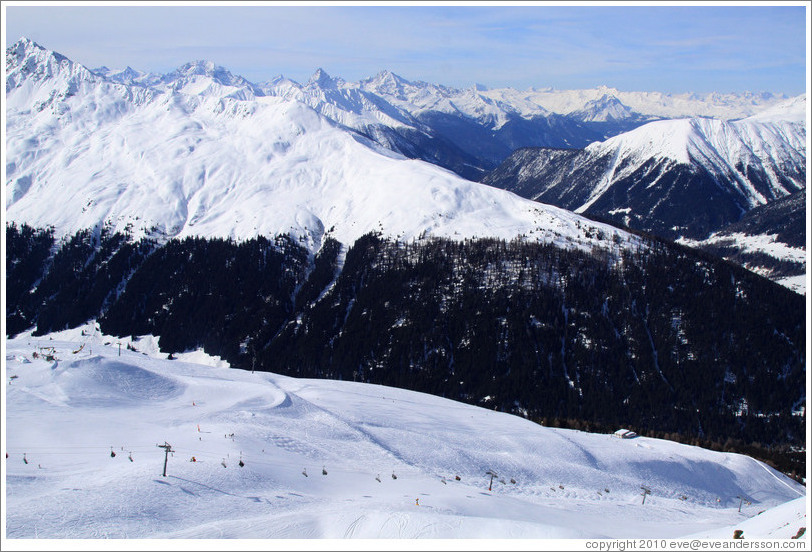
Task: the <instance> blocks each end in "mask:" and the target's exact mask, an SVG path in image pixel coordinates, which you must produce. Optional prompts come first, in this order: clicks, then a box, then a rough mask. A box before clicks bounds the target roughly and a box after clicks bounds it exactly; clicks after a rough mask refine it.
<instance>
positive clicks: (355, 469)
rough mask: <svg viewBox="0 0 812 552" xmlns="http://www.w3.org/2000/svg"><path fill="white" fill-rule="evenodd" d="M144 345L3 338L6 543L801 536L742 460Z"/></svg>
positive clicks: (793, 495) (795, 490)
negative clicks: (168, 353) (167, 353)
mask: <svg viewBox="0 0 812 552" xmlns="http://www.w3.org/2000/svg"><path fill="white" fill-rule="evenodd" d="M130 348H133V349H136V350H130ZM155 350H156V347H155V342H154V340H152V339H149V338H143V339H140V340H137V341H135V342H130V341H129V340H122V342H121V343H120V342H119V341H118V340H116V339H115V338H106V337H103V336H101V335H99V334H98V333H97V331H96V329H95V327H94V325H92V324H88V325H86V326H85V327H83V328H77V329H75V330H71V331H67V332H63V333H61V334H55V335H52V336H45V337H31V336H30V335H22V336H20V337H18V338H17V339H12V340H8V341H7V347H6V351H5V353H6V358H5V365H6V367H7V368H6V370H7V371H6V377H7V378H8V379H7V380H6V387H5V388H6V396H5V398H4V404H5V408H6V410H7V426H6V427H7V433H6V439H5V444H4V446H5V447H6V452H8V458H7V459H6V460H5V472H6V474H7V479H6V482H7V497H6V501H5V504H4V512H5V513H6V530H7V536H8V538H9V539H20V538H104V537H110V538H154V537H159V538H398V539H399V538H472V537H473V538H620V537H656V538H673V537H682V536H687V535H693V534H712V535H714V536H718V537H720V538H721V537H725V538H729V537H730V536H731V534H730V533H732V530H733V529H735V528H743V529H744V530H745V536H746V538H757V537H761V536H764V537H779V538H788V537H789V536H791V535H794V534H795V533H796V532H797V531H798V529H799V527H801V526H807V523H806V519H805V518H806V512H805V507H804V504H803V501H804V500H805V497H804V489H803V487H801V486H799V485H798V484H796V483H794V482H793V481H791V480H789V479H788V478H786V477H784V476H783V475H781V474H779V473H778V472H776V471H774V470H772V469H771V468H769V467H767V466H766V465H764V464H762V463H760V462H758V461H755V460H753V459H751V458H749V457H745V456H741V455H736V454H723V453H716V452H711V451H708V450H704V449H699V448H694V447H690V446H686V445H680V444H676V443H673V442H669V441H660V440H656V439H649V438H642V437H638V438H633V439H618V438H616V437H614V436H611V435H600V434H588V433H582V432H577V431H571V430H561V429H553V428H546V427H542V426H539V425H536V424H533V423H531V422H529V421H527V420H524V419H522V418H519V417H515V416H511V415H507V414H503V413H498V412H494V411H490V410H485V409H482V408H477V407H474V406H468V405H463V404H460V403H456V402H453V401H449V400H446V399H442V398H438V397H433V396H430V395H424V394H419V393H414V392H409V391H405V390H399V389H395V388H386V387H380V386H374V385H367V384H359V383H352V382H339V381H324V380H303V379H292V378H289V377H282V376H278V375H274V374H270V373H259V372H257V373H251V372H248V371H242V370H231V369H228V368H226V367H223V366H219V367H217V366H212V365H209V366H205V365H202V364H193V363H191V362H190V361H193V360H197V361H201V360H207V359H206V358H205V356H201V355H199V354H194V353H190V355H189V356H184V355H181V357H180V358H179V359H176V360H168V359H162V358H157V357H158V356H164V355H156V353H155V352H154V351H155ZM208 360H211V359H208ZM209 364H217V363H216V362H209ZM165 443H166V444H169V445H171V448H172V451H173V453H172V454H170V455H169V457H168V463H167V467H166V473H167V475H166V477H163V476H162V470H163V467H164V459H165V453H164V449H162V448H159V447H158V446H156V445H164V444H165ZM241 463H242V465H240V464H241ZM489 471H492V472H494V473H495V474H496V476H495V477H494V479H493V482H492V487H491V488H489V486H490V485H491V480H490V475H488V472H489ZM305 474H306V475H305ZM643 486H645V487H647V488H649V489H650V491H651V494H650V495H646V497H645V503H643V500H642V499H643V495H642V494H641V493H642V491H641V487H643ZM738 497H745V500H746V501H747V502H745V503H744V504H743V505H742V508H741V512H739V511H738V508H739V506H740V498H738ZM790 501H793V502H790ZM773 509H774V510H773ZM762 512H763V513H762ZM773 512H775V514H773ZM758 514H760V515H759V516H758V517H754V516H757V515H758ZM770 520H771V521H770ZM782 527H783V528H782ZM777 529H780V532H777ZM803 538H808V537H807V535H806V534H805V535H804V536H803Z"/></svg>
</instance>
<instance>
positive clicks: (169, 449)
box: [155, 441, 175, 477]
mask: <svg viewBox="0 0 812 552" xmlns="http://www.w3.org/2000/svg"><path fill="white" fill-rule="evenodd" d="M155 446H156V447H158V448H162V449H164V453H165V454H164V473H163V474H162V475H163V476H164V477H166V463H167V461H168V460H169V453H170V452H175V451H174V450H172V445H170V444H169V443H167V442H166V441H164V444H163V445H155Z"/></svg>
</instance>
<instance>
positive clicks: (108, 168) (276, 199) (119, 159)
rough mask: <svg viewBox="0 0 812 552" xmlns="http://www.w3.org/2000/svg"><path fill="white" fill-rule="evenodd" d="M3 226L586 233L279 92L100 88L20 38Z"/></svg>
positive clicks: (246, 233)
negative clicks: (399, 150) (402, 152)
mask: <svg viewBox="0 0 812 552" xmlns="http://www.w3.org/2000/svg"><path fill="white" fill-rule="evenodd" d="M7 70H8V74H9V78H8V85H7V104H6V110H7V120H8V126H7V129H8V132H7V135H6V154H7V159H8V164H7V177H6V178H7V180H6V183H5V185H6V198H7V199H6V217H7V220H8V221H15V222H20V223H21V222H25V223H28V224H30V225H32V226H37V227H44V226H54V227H55V229H56V233H57V235H69V234H73V233H75V232H76V231H78V230H80V229H84V228H93V227H97V226H99V225H102V224H108V225H110V226H112V227H113V229H116V230H124V229H130V230H131V231H132V232H133V233H134V234H135V235H136V236H139V235H143V234H149V233H153V234H157V235H159V236H163V237H185V236H209V237H212V236H217V237H234V238H238V239H242V238H248V237H252V236H256V235H271V236H272V235H277V234H281V233H289V234H291V235H292V236H294V237H296V238H299V239H300V241H302V242H303V243H305V244H306V245H308V246H309V247H311V248H313V249H318V247H319V246H320V244H321V242H322V240H323V238H324V237H325V236H326V235H327V234H329V235H330V236H332V237H333V238H336V239H338V240H339V241H340V242H342V243H345V244H348V243H352V242H353V241H355V239H357V238H358V237H359V236H361V235H363V234H365V233H368V232H370V231H380V232H382V233H384V234H385V235H388V236H393V237H401V238H405V239H409V238H414V237H418V236H420V235H423V234H424V233H425V234H429V235H437V236H447V237H457V238H463V237H472V236H480V237H481V236H493V237H502V238H506V239H512V238H514V237H516V236H518V235H521V234H528V233H530V232H532V231H533V230H540V229H544V230H555V231H556V232H557V233H558V235H560V236H563V237H562V243H563V241H567V242H572V243H575V244H576V245H580V246H583V247H585V248H589V247H591V246H592V245H605V243H609V242H608V240H607V241H606V242H601V241H600V240H597V239H595V238H591V237H588V235H589V234H591V233H594V230H595V229H603V230H604V232H605V233H606V234H607V235H608V236H612V235H614V234H615V233H617V232H616V231H614V230H613V229H611V228H609V227H607V226H603V225H599V224H596V223H591V222H588V221H586V220H585V219H582V218H580V217H578V216H575V215H573V214H571V213H569V212H566V211H563V210H561V209H557V208H553V207H548V206H543V205H540V204H537V203H534V202H531V201H527V200H524V199H522V198H519V197H518V196H515V195H513V194H509V193H505V192H503V191H501V190H495V189H493V188H490V187H487V186H482V185H480V184H475V183H473V182H469V181H466V180H463V179H461V178H459V177H458V176H456V175H454V174H453V173H450V172H449V171H446V170H443V169H440V168H438V167H436V166H434V165H431V164H428V163H425V162H421V161H415V160H408V159H405V158H403V157H402V156H400V155H398V154H395V153H392V152H391V151H389V150H386V149H384V148H382V147H380V146H378V145H376V144H374V143H373V142H371V141H370V140H368V139H366V138H364V137H362V136H360V135H359V134H356V133H353V132H352V131H349V130H347V129H346V128H344V127H341V126H339V125H337V124H336V123H334V122H332V121H330V120H328V119H326V118H325V117H323V116H322V115H320V114H319V113H317V112H316V111H314V110H313V109H312V108H311V107H308V106H307V105H305V104H303V103H301V102H299V101H297V100H296V99H295V98H293V99H286V98H283V97H272V96H264V95H257V94H258V89H256V88H255V87H254V86H253V85H251V84H250V83H247V81H244V79H241V78H240V77H235V76H233V75H231V74H230V73H228V72H227V71H226V70H224V69H223V68H221V67H218V66H215V65H213V64H207V63H195V64H188V65H186V66H184V67H183V68H181V69H179V70H178V71H176V72H175V73H172V74H170V75H168V76H166V77H164V80H163V82H164V84H165V85H166V87H165V88H164V89H161V88H148V87H144V86H139V85H125V84H119V83H116V82H111V81H108V80H105V78H103V77H102V76H99V75H97V74H94V73H91V72H90V71H88V70H87V69H85V68H84V67H82V66H81V65H80V64H77V63H74V62H71V61H70V60H67V59H66V58H64V57H62V56H59V55H58V54H55V53H53V52H49V51H47V50H44V49H42V48H41V47H39V46H38V45H36V44H34V43H33V42H30V41H21V42H18V43H17V44H16V45H15V46H13V47H12V48H11V49H10V54H9V56H8V58H7Z"/></svg>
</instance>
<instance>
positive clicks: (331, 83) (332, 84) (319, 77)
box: [307, 67, 344, 89]
mask: <svg viewBox="0 0 812 552" xmlns="http://www.w3.org/2000/svg"><path fill="white" fill-rule="evenodd" d="M343 83H344V81H343V80H342V79H340V78H333V77H331V76H330V75H329V74H328V73H327V71H325V70H324V69H322V68H321V67H319V68H318V69H316V72H315V73H313V76H312V77H310V80H308V81H307V85H308V86H317V87H319V88H323V89H330V88H338V87H339V86H340V85H341V84H343Z"/></svg>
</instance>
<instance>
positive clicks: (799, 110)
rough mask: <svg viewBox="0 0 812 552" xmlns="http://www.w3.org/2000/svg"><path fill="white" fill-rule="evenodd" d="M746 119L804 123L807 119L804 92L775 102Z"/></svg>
mask: <svg viewBox="0 0 812 552" xmlns="http://www.w3.org/2000/svg"><path fill="white" fill-rule="evenodd" d="M747 120H748V121H762V122H774V121H791V122H793V123H805V122H806V120H807V112H806V94H801V95H800V96H795V97H794V98H790V99H788V100H786V101H784V102H781V103H779V104H776V105H774V106H772V107H770V108H768V109H765V110H764V111H760V112H758V113H756V114H755V115H751V116H750V117H748V118H747Z"/></svg>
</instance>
